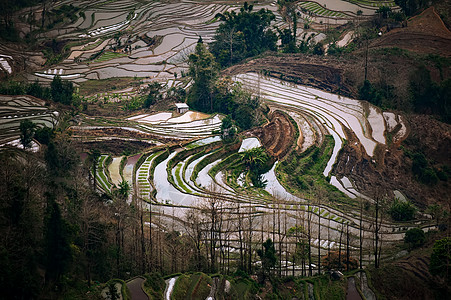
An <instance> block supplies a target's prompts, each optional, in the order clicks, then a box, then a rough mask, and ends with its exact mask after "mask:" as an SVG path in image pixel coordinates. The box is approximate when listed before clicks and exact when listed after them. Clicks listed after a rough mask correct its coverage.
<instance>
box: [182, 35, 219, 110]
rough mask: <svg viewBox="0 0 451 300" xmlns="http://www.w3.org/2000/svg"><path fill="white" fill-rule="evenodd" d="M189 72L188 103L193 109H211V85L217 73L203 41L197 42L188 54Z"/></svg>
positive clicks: (212, 57) (215, 65)
mask: <svg viewBox="0 0 451 300" xmlns="http://www.w3.org/2000/svg"><path fill="white" fill-rule="evenodd" d="M188 64H189V73H190V76H191V77H192V79H193V84H192V86H191V88H190V90H189V94H188V104H189V105H190V106H191V107H193V108H194V109H197V110H200V111H204V112H211V111H212V110H213V95H212V91H213V85H214V83H215V81H216V78H217V76H218V73H219V68H218V65H217V63H216V61H215V58H214V56H213V54H211V52H210V51H208V49H207V47H206V46H205V44H204V43H202V42H198V43H197V45H196V50H195V52H194V53H192V54H191V55H190V56H189V62H188Z"/></svg>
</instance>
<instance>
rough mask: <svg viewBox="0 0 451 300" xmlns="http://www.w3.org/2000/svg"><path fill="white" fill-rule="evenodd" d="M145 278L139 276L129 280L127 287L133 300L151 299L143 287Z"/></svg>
mask: <svg viewBox="0 0 451 300" xmlns="http://www.w3.org/2000/svg"><path fill="white" fill-rule="evenodd" d="M144 281H145V279H144V278H142V277H137V278H135V279H133V280H131V281H129V282H127V287H128V289H129V290H130V293H131V295H132V300H149V297H147V295H146V293H144V291H143V289H142V285H143V283H144Z"/></svg>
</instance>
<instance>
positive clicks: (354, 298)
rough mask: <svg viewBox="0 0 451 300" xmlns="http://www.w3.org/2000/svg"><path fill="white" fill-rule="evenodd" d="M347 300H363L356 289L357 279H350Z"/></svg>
mask: <svg viewBox="0 0 451 300" xmlns="http://www.w3.org/2000/svg"><path fill="white" fill-rule="evenodd" d="M346 300H362V297H361V296H360V294H359V292H358V291H357V288H356V287H355V278H354V277H350V278H348V291H347V292H346Z"/></svg>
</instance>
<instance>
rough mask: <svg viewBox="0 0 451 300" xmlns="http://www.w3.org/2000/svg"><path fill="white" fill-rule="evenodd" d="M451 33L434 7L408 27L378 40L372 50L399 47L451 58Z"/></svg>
mask: <svg viewBox="0 0 451 300" xmlns="http://www.w3.org/2000/svg"><path fill="white" fill-rule="evenodd" d="M450 45H451V32H450V31H449V30H448V28H446V26H445V24H444V23H443V21H442V20H441V19H440V16H439V15H438V14H437V12H436V11H435V9H434V7H430V8H428V9H426V10H425V11H424V12H422V13H421V14H420V15H418V16H415V17H412V18H411V19H410V20H409V21H408V22H407V27H405V28H397V29H394V30H392V31H390V32H388V33H386V34H384V35H383V36H382V37H381V38H379V39H377V40H376V41H375V42H374V43H372V44H371V46H370V47H371V48H386V47H398V48H402V49H406V50H409V51H414V52H420V53H428V54H438V55H442V56H447V57H449V56H451V47H450Z"/></svg>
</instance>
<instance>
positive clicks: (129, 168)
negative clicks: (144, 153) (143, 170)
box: [123, 154, 141, 186]
mask: <svg viewBox="0 0 451 300" xmlns="http://www.w3.org/2000/svg"><path fill="white" fill-rule="evenodd" d="M140 157H141V154H136V155H134V156H130V157H129V158H128V159H127V162H126V163H125V167H124V170H123V175H124V180H126V181H127V182H128V184H129V185H130V186H133V175H134V174H133V167H134V166H135V164H136V162H137V161H138V159H139V158H140Z"/></svg>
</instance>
